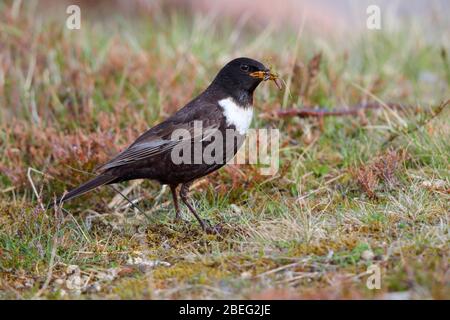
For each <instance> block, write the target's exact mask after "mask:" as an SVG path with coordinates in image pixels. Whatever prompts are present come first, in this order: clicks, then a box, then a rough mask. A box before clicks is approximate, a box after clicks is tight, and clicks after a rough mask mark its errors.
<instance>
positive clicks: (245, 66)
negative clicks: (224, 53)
mask: <svg viewBox="0 0 450 320" xmlns="http://www.w3.org/2000/svg"><path fill="white" fill-rule="evenodd" d="M241 70H242V71H244V72H248V70H250V67H249V66H248V65H246V64H241Z"/></svg>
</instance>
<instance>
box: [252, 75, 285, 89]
mask: <svg viewBox="0 0 450 320" xmlns="http://www.w3.org/2000/svg"><path fill="white" fill-rule="evenodd" d="M250 76H251V77H253V78H257V79H261V80H263V81H267V80H271V81H273V82H275V85H276V86H277V88H278V89H280V90H281V81H280V79H279V77H278V75H277V74H276V73H272V72H271V71H270V70H265V71H255V72H252V73H250Z"/></svg>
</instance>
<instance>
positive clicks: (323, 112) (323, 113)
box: [262, 102, 406, 118]
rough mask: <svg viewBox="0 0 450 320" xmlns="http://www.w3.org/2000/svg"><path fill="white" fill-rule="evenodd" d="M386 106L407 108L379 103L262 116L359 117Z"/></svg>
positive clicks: (304, 108)
mask: <svg viewBox="0 0 450 320" xmlns="http://www.w3.org/2000/svg"><path fill="white" fill-rule="evenodd" d="M386 106H387V107H388V108H390V109H403V108H406V106H403V105H401V104H398V103H387V104H386V105H382V104H380V103H378V102H368V103H359V104H356V105H354V106H352V107H349V108H339V109H336V110H329V109H325V108H314V107H303V108H291V109H280V110H276V111H274V112H271V113H270V114H267V113H266V114H263V115H262V116H263V117H266V118H284V117H299V118H310V117H315V118H323V117H329V116H357V115H360V114H363V113H364V112H366V111H367V110H373V109H381V108H384V107H386Z"/></svg>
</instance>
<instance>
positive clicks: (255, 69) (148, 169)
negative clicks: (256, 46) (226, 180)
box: [57, 58, 276, 231]
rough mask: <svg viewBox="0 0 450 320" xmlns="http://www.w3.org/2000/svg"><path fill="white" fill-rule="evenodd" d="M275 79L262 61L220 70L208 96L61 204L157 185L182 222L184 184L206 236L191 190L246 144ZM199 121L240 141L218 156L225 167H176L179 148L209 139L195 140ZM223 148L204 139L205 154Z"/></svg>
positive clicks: (138, 142) (225, 146)
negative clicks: (104, 191)
mask: <svg viewBox="0 0 450 320" xmlns="http://www.w3.org/2000/svg"><path fill="white" fill-rule="evenodd" d="M274 78H276V76H274V75H273V74H272V73H270V71H269V70H268V69H267V68H266V67H265V66H264V65H263V64H262V63H260V62H258V61H255V60H252V59H249V58H238V59H235V60H232V61H231V62H229V63H228V64H227V65H225V66H224V67H223V68H222V69H221V70H220V72H219V73H218V74H217V76H216V77H215V79H214V80H213V82H212V83H211V84H210V86H209V87H208V88H207V89H206V90H205V91H204V92H203V93H201V94H200V95H199V96H197V97H196V98H195V99H193V100H192V101H191V102H189V103H188V104H187V105H186V106H184V107H183V108H181V109H180V110H179V111H178V112H176V113H175V114H174V115H172V116H171V117H170V118H168V119H167V120H165V121H163V122H161V123H160V124H158V125H156V126H155V127H153V128H151V129H149V130H148V131H146V132H145V133H144V134H142V135H141V136H140V137H139V138H137V139H136V141H135V142H133V144H131V145H130V146H129V147H128V148H127V149H125V150H124V151H122V152H121V153H119V154H118V155H117V156H116V157H114V158H113V159H111V160H110V161H109V162H107V163H105V164H104V165H102V166H101V167H100V168H99V170H98V171H99V173H98V176H97V177H95V178H93V179H92V180H90V181H88V182H86V183H84V184H82V185H81V186H79V187H78V188H76V189H74V190H72V191H70V192H68V193H67V194H65V195H64V196H62V197H61V198H60V199H58V201H57V203H60V202H63V201H67V200H69V199H72V198H74V197H77V196H79V195H82V194H84V193H86V192H88V191H90V190H92V189H94V188H97V187H99V186H101V185H106V184H112V183H118V182H122V181H127V180H133V179H152V180H156V181H158V182H159V183H161V184H168V185H169V186H170V188H171V191H172V195H173V199H174V205H175V210H176V218H177V219H179V217H180V215H179V214H180V211H179V206H178V200H177V193H176V189H177V187H178V186H179V185H180V184H181V190H180V193H179V194H180V197H181V199H182V201H183V202H184V203H185V204H186V205H187V206H188V208H189V210H190V211H191V212H192V213H193V214H194V215H195V217H196V218H197V220H198V221H199V223H200V225H201V226H202V228H203V230H206V231H209V230H210V227H209V226H208V225H207V224H206V223H205V222H204V221H203V220H202V219H200V217H199V216H198V214H197V213H196V211H195V210H194V208H193V207H192V206H191V205H190V204H189V202H188V197H187V193H188V190H189V185H190V184H191V183H192V182H193V181H194V180H195V179H198V178H200V177H203V176H205V175H207V174H209V173H211V172H213V171H215V170H217V169H219V168H220V167H222V166H223V165H225V163H226V162H227V161H228V160H229V158H230V155H231V156H234V154H235V153H236V152H237V150H238V148H239V147H240V145H241V144H242V141H243V138H244V137H245V131H246V130H247V128H248V125H249V124H250V121H251V114H252V109H251V108H252V103H253V92H254V90H255V89H256V87H257V86H258V85H259V84H260V83H261V81H263V80H273V79H274ZM195 121H197V122H198V121H199V122H200V123H201V125H202V127H203V132H205V131H207V130H208V129H209V130H212V131H213V130H220V131H221V132H222V133H224V132H225V130H226V129H233V130H235V131H236V137H237V138H236V140H234V139H233V141H227V139H225V137H224V138H223V141H222V142H223V144H222V145H223V147H222V148H221V149H220V150H219V154H218V156H219V158H221V159H222V160H223V161H220V162H218V163H212V164H211V163H210V164H208V163H205V162H204V161H202V162H201V163H197V164H189V163H181V164H176V163H174V161H172V159H173V158H172V151H173V150H174V148H177V147H178V148H179V147H180V146H181V144H183V143H184V144H186V143H190V144H192V146H193V145H194V142H195V141H197V142H198V141H199V139H200V140H201V139H202V138H204V136H195V130H194V123H195ZM177 129H184V130H186V132H189V133H191V134H192V138H191V139H188V140H186V139H181V140H178V139H173V138H171V135H172V133H173V132H174V130H177ZM228 140H230V139H228ZM236 141H237V142H236ZM217 142H218V141H216V140H215V139H214V140H212V139H211V141H208V140H207V139H204V141H202V142H201V144H200V145H201V146H202V148H203V149H204V148H205V147H206V146H208V145H210V144H211V143H217ZM203 149H202V150H203ZM227 151H228V153H227Z"/></svg>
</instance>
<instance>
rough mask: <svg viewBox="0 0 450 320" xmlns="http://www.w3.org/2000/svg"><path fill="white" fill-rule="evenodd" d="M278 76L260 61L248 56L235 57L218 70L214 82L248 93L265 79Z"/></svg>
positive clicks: (226, 87)
mask: <svg viewBox="0 0 450 320" xmlns="http://www.w3.org/2000/svg"><path fill="white" fill-rule="evenodd" d="M277 79H278V76H277V75H276V74H274V73H272V72H271V71H270V69H268V68H266V67H265V66H264V65H263V64H262V63H261V62H259V61H256V60H253V59H250V58H237V59H234V60H232V61H230V62H228V63H227V64H226V65H225V66H224V67H223V68H222V70H220V71H219V73H218V74H217V76H216V78H215V79H214V83H216V84H218V85H220V86H221V87H223V88H224V89H227V90H229V91H246V92H248V93H250V94H252V93H253V91H254V90H255V89H256V87H257V86H258V85H259V84H260V83H261V82H262V81H266V80H274V81H275V83H276V84H277V86H279V82H277V81H276V80H277Z"/></svg>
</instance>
